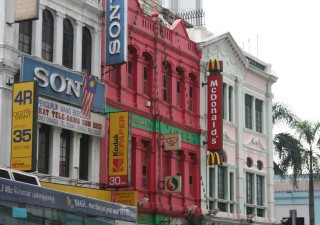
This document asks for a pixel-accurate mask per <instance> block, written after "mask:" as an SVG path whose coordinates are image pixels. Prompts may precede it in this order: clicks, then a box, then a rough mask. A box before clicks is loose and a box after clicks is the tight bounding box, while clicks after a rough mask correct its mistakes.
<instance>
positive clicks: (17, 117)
mask: <svg viewBox="0 0 320 225" xmlns="http://www.w3.org/2000/svg"><path fill="white" fill-rule="evenodd" d="M37 95H38V94H37V83H36V82H35V81H31V82H24V83H16V84H14V85H13V97H12V133H11V168H13V169H16V170H24V171H34V170H35V167H36V163H35V160H36V157H35V156H36V150H37V149H36V134H37V129H36V122H37V115H38V110H37V108H38V96H37Z"/></svg>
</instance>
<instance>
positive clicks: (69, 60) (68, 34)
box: [62, 19, 73, 69]
mask: <svg viewBox="0 0 320 225" xmlns="http://www.w3.org/2000/svg"><path fill="white" fill-rule="evenodd" d="M62 64H63V65H64V66H65V67H67V68H70V69H72V64H73V27H72V24H71V22H70V20H69V19H64V20H63V59H62Z"/></svg>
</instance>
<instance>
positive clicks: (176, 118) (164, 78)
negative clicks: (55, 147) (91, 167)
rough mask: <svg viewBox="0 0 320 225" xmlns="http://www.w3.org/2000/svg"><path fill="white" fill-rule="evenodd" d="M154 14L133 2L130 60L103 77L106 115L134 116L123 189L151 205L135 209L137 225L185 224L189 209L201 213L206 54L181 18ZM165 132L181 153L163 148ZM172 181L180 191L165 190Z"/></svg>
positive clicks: (109, 69)
mask: <svg viewBox="0 0 320 225" xmlns="http://www.w3.org/2000/svg"><path fill="white" fill-rule="evenodd" d="M151 9H152V10H151V12H152V13H151V14H149V15H148V14H147V13H146V12H144V11H142V8H141V7H140V4H139V2H138V1H136V0H134V1H131V0H130V1H128V35H127V36H128V61H127V63H125V64H123V65H113V66H107V67H105V68H104V69H103V71H102V72H103V81H104V82H105V83H106V85H107V98H106V112H107V113H109V112H110V113H112V112H119V111H122V112H130V113H131V115H132V119H131V121H132V122H131V135H130V136H131V161H130V162H131V171H130V172H129V173H130V175H131V185H130V186H128V187H122V188H120V189H118V190H119V191H122V190H127V191H135V192H137V195H138V199H148V200H149V201H148V202H147V203H146V204H145V205H143V206H140V207H139V208H138V212H139V215H138V223H139V224H163V223H169V222H170V221H172V223H173V221H174V220H177V221H180V222H181V221H182V222H183V221H184V222H185V221H186V218H187V216H188V215H189V210H190V209H193V210H192V211H193V212H194V213H195V215H199V214H200V211H201V210H200V123H199V112H200V105H199V98H200V80H199V75H200V74H199V71H200V69H199V65H200V57H201V54H200V52H199V51H198V50H197V48H196V44H195V42H193V41H191V40H190V39H189V38H188V35H187V32H186V29H185V27H184V25H183V22H182V20H176V21H175V22H174V23H173V24H172V25H170V26H168V25H166V23H165V21H163V20H162V19H161V18H162V17H161V16H160V15H159V13H158V10H157V9H156V8H153V7H152V8H151ZM107 32H108V31H107ZM103 34H104V32H103ZM102 48H105V47H102ZM102 58H104V56H103V57H102ZM111 122H112V121H107V127H109V123H111ZM168 134H179V135H180V137H181V148H180V149H179V150H174V151H166V150H165V149H164V147H163V146H164V141H165V135H168ZM108 138H109V139H110V138H113V137H107V139H108ZM110 147H111V146H107V143H106V145H105V146H104V147H103V148H104V149H105V154H107V150H108V148H109V151H110ZM101 158H103V159H104V160H106V159H107V156H106V155H105V156H103V155H102V156H101ZM107 167H108V165H107V161H105V163H103V162H101V171H100V172H101V174H102V179H101V183H105V184H106V187H108V186H110V182H111V181H110V178H109V175H108V169H107ZM109 168H110V167H109ZM168 176H169V177H170V176H178V177H181V183H180V184H179V185H181V188H182V189H181V192H177V193H169V192H167V191H166V189H165V188H166V187H165V186H166V183H165V179H166V177H168ZM108 184H109V185H108ZM190 207H191V208H190Z"/></svg>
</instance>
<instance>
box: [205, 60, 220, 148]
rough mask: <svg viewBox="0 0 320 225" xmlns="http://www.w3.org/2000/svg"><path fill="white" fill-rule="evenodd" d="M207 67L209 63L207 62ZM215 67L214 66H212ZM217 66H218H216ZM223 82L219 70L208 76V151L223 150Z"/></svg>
mask: <svg viewBox="0 0 320 225" xmlns="http://www.w3.org/2000/svg"><path fill="white" fill-rule="evenodd" d="M209 65H211V63H210V62H209ZM214 65H216V64H214ZM218 65H219V64H218ZM222 90H223V80H222V75H221V73H220V70H218V69H217V68H213V69H212V70H210V75H209V76H208V119H207V123H208V124H207V128H208V143H207V144H208V150H209V151H219V150H222V148H223V101H222V99H223V93H222Z"/></svg>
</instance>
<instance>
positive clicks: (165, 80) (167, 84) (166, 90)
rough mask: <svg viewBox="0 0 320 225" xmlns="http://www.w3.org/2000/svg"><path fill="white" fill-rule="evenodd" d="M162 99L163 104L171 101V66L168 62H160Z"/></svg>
mask: <svg viewBox="0 0 320 225" xmlns="http://www.w3.org/2000/svg"><path fill="white" fill-rule="evenodd" d="M162 66H163V68H162V72H163V77H162V99H163V101H165V102H168V101H169V100H170V101H171V77H172V66H171V65H170V63H169V62H168V61H163V62H162Z"/></svg>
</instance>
